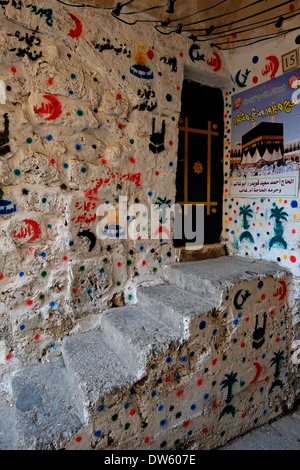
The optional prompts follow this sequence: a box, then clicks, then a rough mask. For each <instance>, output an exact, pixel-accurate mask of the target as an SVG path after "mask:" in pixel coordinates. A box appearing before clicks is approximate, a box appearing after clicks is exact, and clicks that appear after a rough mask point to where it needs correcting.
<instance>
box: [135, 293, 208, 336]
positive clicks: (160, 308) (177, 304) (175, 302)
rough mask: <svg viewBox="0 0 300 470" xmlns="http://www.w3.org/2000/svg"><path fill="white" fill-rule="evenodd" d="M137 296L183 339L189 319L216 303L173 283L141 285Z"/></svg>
mask: <svg viewBox="0 0 300 470" xmlns="http://www.w3.org/2000/svg"><path fill="white" fill-rule="evenodd" d="M137 298H138V300H139V302H140V304H141V305H142V306H143V307H145V308H146V309H148V310H149V311H151V312H154V313H155V314H156V315H157V316H158V317H159V318H160V319H162V320H163V321H164V322H165V323H167V324H168V325H169V326H170V327H172V328H173V329H174V330H175V331H177V332H178V333H179V334H180V335H181V336H182V337H183V339H184V340H185V339H187V338H188V337H189V326H190V323H191V321H192V320H193V319H194V318H196V317H199V316H202V315H204V316H206V315H207V314H208V312H210V311H211V310H212V309H213V308H214V307H215V306H216V305H215V303H214V302H209V301H207V300H206V299H203V298H202V297H200V296H199V295H197V294H194V293H192V292H187V291H186V290H184V289H180V288H179V287H177V286H175V285H169V284H165V285H159V286H152V287H141V288H140V289H139V290H138V293H137Z"/></svg>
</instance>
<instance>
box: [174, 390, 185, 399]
mask: <svg viewBox="0 0 300 470" xmlns="http://www.w3.org/2000/svg"><path fill="white" fill-rule="evenodd" d="M183 392H184V390H183V389H181V390H178V392H177V393H176V395H177V396H178V397H181V396H182V395H183Z"/></svg>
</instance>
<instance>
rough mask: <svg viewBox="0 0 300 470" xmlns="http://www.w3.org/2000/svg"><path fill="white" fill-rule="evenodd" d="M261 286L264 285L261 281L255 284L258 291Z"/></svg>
mask: <svg viewBox="0 0 300 470" xmlns="http://www.w3.org/2000/svg"><path fill="white" fill-rule="evenodd" d="M263 285H264V283H263V281H259V283H258V284H257V287H258V288H259V289H262V287H263Z"/></svg>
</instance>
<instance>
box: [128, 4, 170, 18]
mask: <svg viewBox="0 0 300 470" xmlns="http://www.w3.org/2000/svg"><path fill="white" fill-rule="evenodd" d="M167 5H168V3H163V4H162V5H156V6H154V7H149V8H145V10H136V11H124V12H122V15H136V14H139V13H145V12H146V11H150V10H157V9H158V8H164V7H165V6H167ZM155 21H157V20H155Z"/></svg>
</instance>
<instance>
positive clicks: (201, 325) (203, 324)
mask: <svg viewBox="0 0 300 470" xmlns="http://www.w3.org/2000/svg"><path fill="white" fill-rule="evenodd" d="M205 327H206V321H204V320H203V321H202V322H200V325H199V328H200V330H204V328H205Z"/></svg>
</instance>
